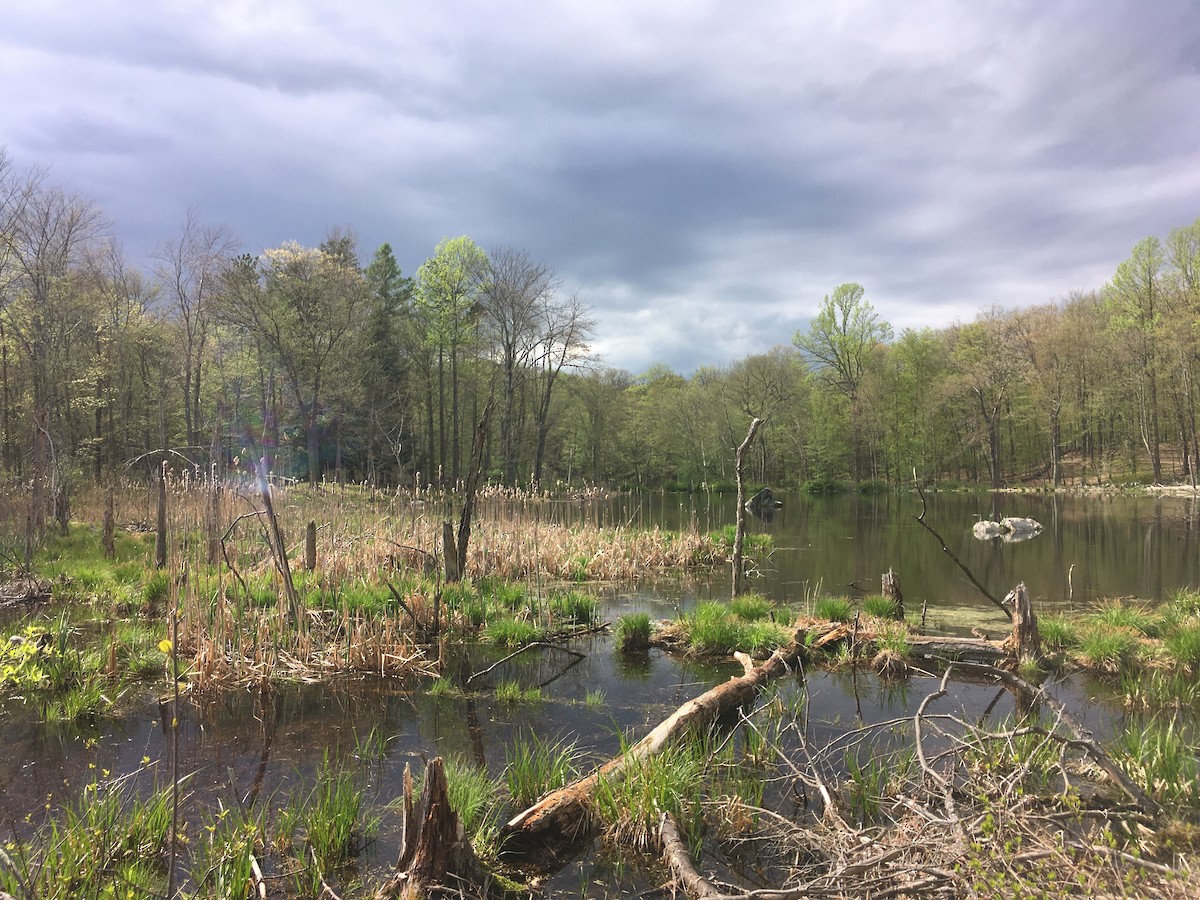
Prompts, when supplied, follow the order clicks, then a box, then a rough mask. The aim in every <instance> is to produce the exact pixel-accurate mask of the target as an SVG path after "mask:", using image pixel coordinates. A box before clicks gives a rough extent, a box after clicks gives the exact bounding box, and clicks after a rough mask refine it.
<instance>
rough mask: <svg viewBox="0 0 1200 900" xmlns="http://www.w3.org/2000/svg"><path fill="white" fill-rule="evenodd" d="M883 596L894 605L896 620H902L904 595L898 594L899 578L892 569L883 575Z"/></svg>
mask: <svg viewBox="0 0 1200 900" xmlns="http://www.w3.org/2000/svg"><path fill="white" fill-rule="evenodd" d="M883 596H884V597H886V598H887V599H888V600H891V601H893V602H894V603H895V604H896V618H897V619H903V618H904V595H903V594H902V593H901V592H900V576H899V575H897V574H896V573H895V572H894V571H893V570H892V569H888V570H887V571H886V572H884V573H883Z"/></svg>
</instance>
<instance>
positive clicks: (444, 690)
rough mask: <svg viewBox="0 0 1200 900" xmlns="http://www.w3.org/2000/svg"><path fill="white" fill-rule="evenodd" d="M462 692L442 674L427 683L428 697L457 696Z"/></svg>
mask: <svg viewBox="0 0 1200 900" xmlns="http://www.w3.org/2000/svg"><path fill="white" fill-rule="evenodd" d="M461 694H462V691H460V690H459V689H458V686H457V685H456V684H455V683H454V682H453V681H451V680H450V679H449V678H446V677H445V676H442V677H440V678H435V679H434V680H433V682H432V683H431V684H430V685H429V696H430V697H457V696H460V695H461Z"/></svg>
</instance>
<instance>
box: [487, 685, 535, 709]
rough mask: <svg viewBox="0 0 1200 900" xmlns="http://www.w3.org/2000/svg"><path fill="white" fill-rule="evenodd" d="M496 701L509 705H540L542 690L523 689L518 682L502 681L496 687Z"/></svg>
mask: <svg viewBox="0 0 1200 900" xmlns="http://www.w3.org/2000/svg"><path fill="white" fill-rule="evenodd" d="M496 701H497V702H498V703H507V704H518V703H540V702H541V701H542V689H541V688H539V687H529V688H527V687H522V686H521V684H520V682H517V681H501V682H499V683H498V684H497V685H496Z"/></svg>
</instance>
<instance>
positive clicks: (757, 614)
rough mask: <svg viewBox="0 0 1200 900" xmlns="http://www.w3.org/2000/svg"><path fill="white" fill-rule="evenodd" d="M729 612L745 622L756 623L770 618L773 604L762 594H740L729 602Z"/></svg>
mask: <svg viewBox="0 0 1200 900" xmlns="http://www.w3.org/2000/svg"><path fill="white" fill-rule="evenodd" d="M728 608H729V611H730V612H731V613H732V614H733V615H735V616H737V617H738V618H739V619H743V620H745V621H747V622H757V621H758V620H759V619H766V618H768V617H770V615H771V613H772V612H774V610H775V602H774V601H773V600H769V599H767V598H766V597H764V596H762V594H742V595H741V596H740V597H734V598H733V599H732V600H730V601H729V607H728Z"/></svg>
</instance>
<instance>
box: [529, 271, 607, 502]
mask: <svg viewBox="0 0 1200 900" xmlns="http://www.w3.org/2000/svg"><path fill="white" fill-rule="evenodd" d="M589 313H590V310H589V309H588V307H587V306H586V305H585V304H584V303H583V301H582V300H580V299H579V295H578V294H572V295H571V296H570V297H568V298H566V299H565V300H562V301H560V300H559V299H558V298H557V296H556V295H554V294H551V295H550V296H548V297H547V298H546V302H544V303H543V304H542V306H541V309H540V310H539V315H538V318H539V320H540V324H541V338H540V340H539V342H538V346H537V350H536V353H535V359H534V370H535V377H536V379H537V383H538V393H537V405H536V407H535V409H534V418H535V420H536V421H535V426H536V429H537V447H536V449H535V451H534V457H533V479H534V482H535V483H537V484H541V482H542V465H543V463H544V462H545V457H546V438H547V437H548V436H549V434H550V427H551V425H552V424H553V420H552V417H551V415H550V413H551V401H552V399H553V391H554V385H555V382H556V381H557V379H558V376H559V373H561V372H562V370H563V369H564V368H567V367H574V366H577V365H579V363H580V361H581V360H582V359H583V358H584V357H585V356H587V354H588V351H589V349H590V348H589V347H588V338H590V337H591V334H592V329H593V328H594V327H595V323H594V322H593V320H592V318H591V316H590V314H589Z"/></svg>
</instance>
